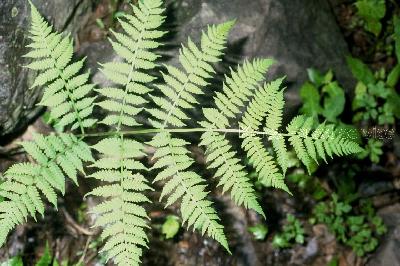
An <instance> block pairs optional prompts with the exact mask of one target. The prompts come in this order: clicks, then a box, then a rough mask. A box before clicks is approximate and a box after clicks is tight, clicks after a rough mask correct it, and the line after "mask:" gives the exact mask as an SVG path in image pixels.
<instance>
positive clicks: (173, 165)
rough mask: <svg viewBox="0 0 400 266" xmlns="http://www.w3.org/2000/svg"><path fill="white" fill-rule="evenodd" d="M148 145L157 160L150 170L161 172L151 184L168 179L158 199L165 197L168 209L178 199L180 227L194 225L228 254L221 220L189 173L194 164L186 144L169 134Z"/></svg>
mask: <svg viewBox="0 0 400 266" xmlns="http://www.w3.org/2000/svg"><path fill="white" fill-rule="evenodd" d="M149 144H150V145H151V146H153V147H156V148H158V149H157V151H156V152H155V154H154V157H153V159H156V160H157V161H156V163H155V164H154V166H153V169H163V170H162V171H161V172H160V173H159V174H157V176H156V178H155V179H154V181H153V182H157V181H162V180H165V181H166V180H168V181H167V182H166V184H165V185H164V187H163V189H162V192H161V196H160V200H161V199H162V198H164V197H167V198H168V199H167V203H166V206H169V205H171V204H173V203H175V202H176V201H178V200H179V199H181V200H180V202H181V213H182V220H183V224H185V223H187V226H188V227H191V226H193V228H194V229H197V230H199V231H201V232H202V234H207V235H208V236H210V237H211V238H213V239H215V240H216V241H218V242H219V243H220V244H221V245H222V246H223V247H225V248H226V249H227V250H228V251H229V247H228V243H227V241H226V237H225V234H224V232H223V226H222V225H221V224H219V220H220V219H219V217H218V215H217V213H216V211H215V209H214V208H213V207H212V203H211V201H209V200H207V198H206V197H207V194H208V192H206V191H205V188H206V185H205V184H204V183H205V181H204V179H202V178H201V176H200V175H198V174H197V173H195V172H193V171H190V170H188V169H189V167H190V166H191V165H192V164H193V162H194V161H193V159H192V158H190V157H189V156H188V153H189V151H188V150H187V149H186V148H185V145H186V144H188V143H187V142H186V141H184V140H182V139H178V138H173V137H172V136H171V134H170V133H160V134H157V136H156V137H155V138H153V139H152V141H151V142H150V143H149Z"/></svg>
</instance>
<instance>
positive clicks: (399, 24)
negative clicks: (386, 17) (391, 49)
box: [393, 16, 400, 64]
mask: <svg viewBox="0 0 400 266" xmlns="http://www.w3.org/2000/svg"><path fill="white" fill-rule="evenodd" d="M393 25H394V40H395V52H396V57H397V62H398V64H399V62H400V18H399V17H398V16H394V17H393Z"/></svg>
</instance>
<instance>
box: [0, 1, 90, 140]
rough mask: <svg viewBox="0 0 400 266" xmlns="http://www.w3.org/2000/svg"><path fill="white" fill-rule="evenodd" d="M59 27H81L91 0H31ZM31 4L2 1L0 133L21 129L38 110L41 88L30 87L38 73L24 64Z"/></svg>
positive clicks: (0, 10)
mask: <svg viewBox="0 0 400 266" xmlns="http://www.w3.org/2000/svg"><path fill="white" fill-rule="evenodd" d="M32 2H33V3H34V4H35V6H36V7H37V8H38V10H39V11H40V12H41V13H42V14H43V15H44V16H45V17H46V18H47V19H48V21H50V22H51V23H52V24H54V25H55V28H56V29H57V30H60V31H64V30H66V31H72V32H73V33H75V32H77V31H78V30H79V27H80V26H82V23H83V21H84V19H82V17H83V16H84V15H85V14H86V13H87V12H86V11H87V10H88V8H89V7H90V0H83V1H82V0H68V1H65V0H53V1H47V0H32ZM29 24H30V8H29V4H28V1H26V0H6V1H4V0H3V1H0V136H4V135H7V134H11V133H13V132H15V131H17V130H20V129H22V128H23V127H24V126H26V125H27V123H28V122H29V121H30V120H31V119H32V118H33V117H35V116H36V115H37V114H38V111H39V109H38V108H36V107H35V103H36V102H37V100H38V97H39V95H40V90H34V91H30V90H28V88H29V87H30V85H31V84H32V81H33V78H34V75H35V73H34V72H31V71H28V70H27V69H24V68H23V67H22V66H23V65H25V64H27V63H28V62H27V61H26V60H25V59H23V58H22V55H24V54H25V53H26V52H27V49H26V48H25V45H26V44H27V43H28V29H29Z"/></svg>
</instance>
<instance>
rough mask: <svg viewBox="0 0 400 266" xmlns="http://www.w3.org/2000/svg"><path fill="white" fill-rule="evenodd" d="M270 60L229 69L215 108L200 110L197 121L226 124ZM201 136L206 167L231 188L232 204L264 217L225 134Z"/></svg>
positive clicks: (225, 188) (213, 125) (210, 125)
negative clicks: (201, 119)
mask: <svg viewBox="0 0 400 266" xmlns="http://www.w3.org/2000/svg"><path fill="white" fill-rule="evenodd" d="M272 63H273V61H272V60H269V59H255V60H253V61H252V62H251V63H250V62H247V61H246V62H245V63H244V64H243V65H242V66H240V67H238V69H237V70H236V71H231V77H225V80H226V82H225V83H224V85H223V93H217V95H216V96H215V97H214V99H215V104H216V106H217V109H203V113H204V116H205V118H206V119H207V121H203V122H200V124H201V125H202V126H203V127H205V128H207V129H211V130H212V129H218V128H224V127H228V126H229V118H234V117H235V116H236V115H237V114H239V113H240V108H241V107H243V106H244V105H245V104H246V103H247V102H248V101H249V100H250V97H251V95H252V94H253V92H254V90H256V88H257V85H258V83H259V82H261V81H262V80H263V79H264V74H265V72H266V71H267V70H268V68H269V67H270V66H271V64H272ZM201 139H202V142H201V145H204V146H206V155H207V162H208V163H209V166H208V167H209V168H216V169H217V172H216V174H215V176H216V177H219V178H220V181H219V185H221V186H222V187H223V191H224V192H225V191H228V190H230V189H231V193H230V195H231V197H232V199H233V200H234V201H235V202H236V204H239V205H241V204H243V205H244V206H245V207H246V208H251V209H253V210H255V211H256V212H258V213H260V214H261V215H263V216H264V212H263V211H262V209H261V207H260V205H259V204H258V202H257V198H256V195H255V191H254V189H253V187H252V184H251V182H250V180H249V179H248V174H247V173H246V171H245V170H243V168H244V167H243V166H242V165H241V163H240V160H239V159H237V158H236V157H235V152H233V149H232V147H231V145H230V143H229V141H228V140H227V139H226V138H225V136H224V135H223V134H221V133H217V132H205V133H203V135H202V137H201Z"/></svg>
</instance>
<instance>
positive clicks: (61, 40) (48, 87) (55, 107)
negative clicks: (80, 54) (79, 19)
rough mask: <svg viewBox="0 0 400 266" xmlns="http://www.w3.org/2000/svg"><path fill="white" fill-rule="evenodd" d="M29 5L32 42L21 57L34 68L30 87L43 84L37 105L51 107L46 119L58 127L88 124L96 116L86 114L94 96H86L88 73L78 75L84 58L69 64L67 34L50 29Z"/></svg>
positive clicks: (69, 49)
mask: <svg viewBox="0 0 400 266" xmlns="http://www.w3.org/2000/svg"><path fill="white" fill-rule="evenodd" d="M30 4H31V15H32V25H31V30H30V33H31V36H30V39H31V40H32V43H31V44H29V45H28V46H27V47H30V48H31V51H30V52H29V53H27V54H26V55H25V57H28V58H32V59H34V61H33V62H32V63H30V64H28V65H27V66H26V67H27V68H30V69H33V70H38V71H39V73H40V74H39V75H38V76H37V77H36V79H35V82H34V84H33V85H32V88H34V87H40V86H44V95H43V98H42V101H41V102H40V103H39V105H43V106H47V107H50V108H51V111H50V119H52V120H54V121H55V122H56V125H57V126H59V127H65V126H71V130H74V129H77V128H80V129H81V131H82V133H83V132H84V128H87V127H91V126H92V125H93V124H94V123H95V122H96V119H93V118H91V117H90V115H91V114H92V110H93V103H94V100H95V97H89V94H90V92H91V91H92V90H93V87H94V86H93V85H92V84H88V79H89V73H84V74H79V73H80V72H81V70H82V67H83V63H84V61H85V59H82V60H81V61H78V62H76V63H72V62H71V59H72V56H73V44H72V40H71V38H70V37H69V36H66V37H63V36H62V35H61V34H60V33H58V32H55V31H53V28H52V26H49V25H48V23H47V22H45V20H44V19H43V17H42V16H41V15H40V14H39V12H38V11H37V9H36V8H35V6H34V5H33V4H32V3H30Z"/></svg>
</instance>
